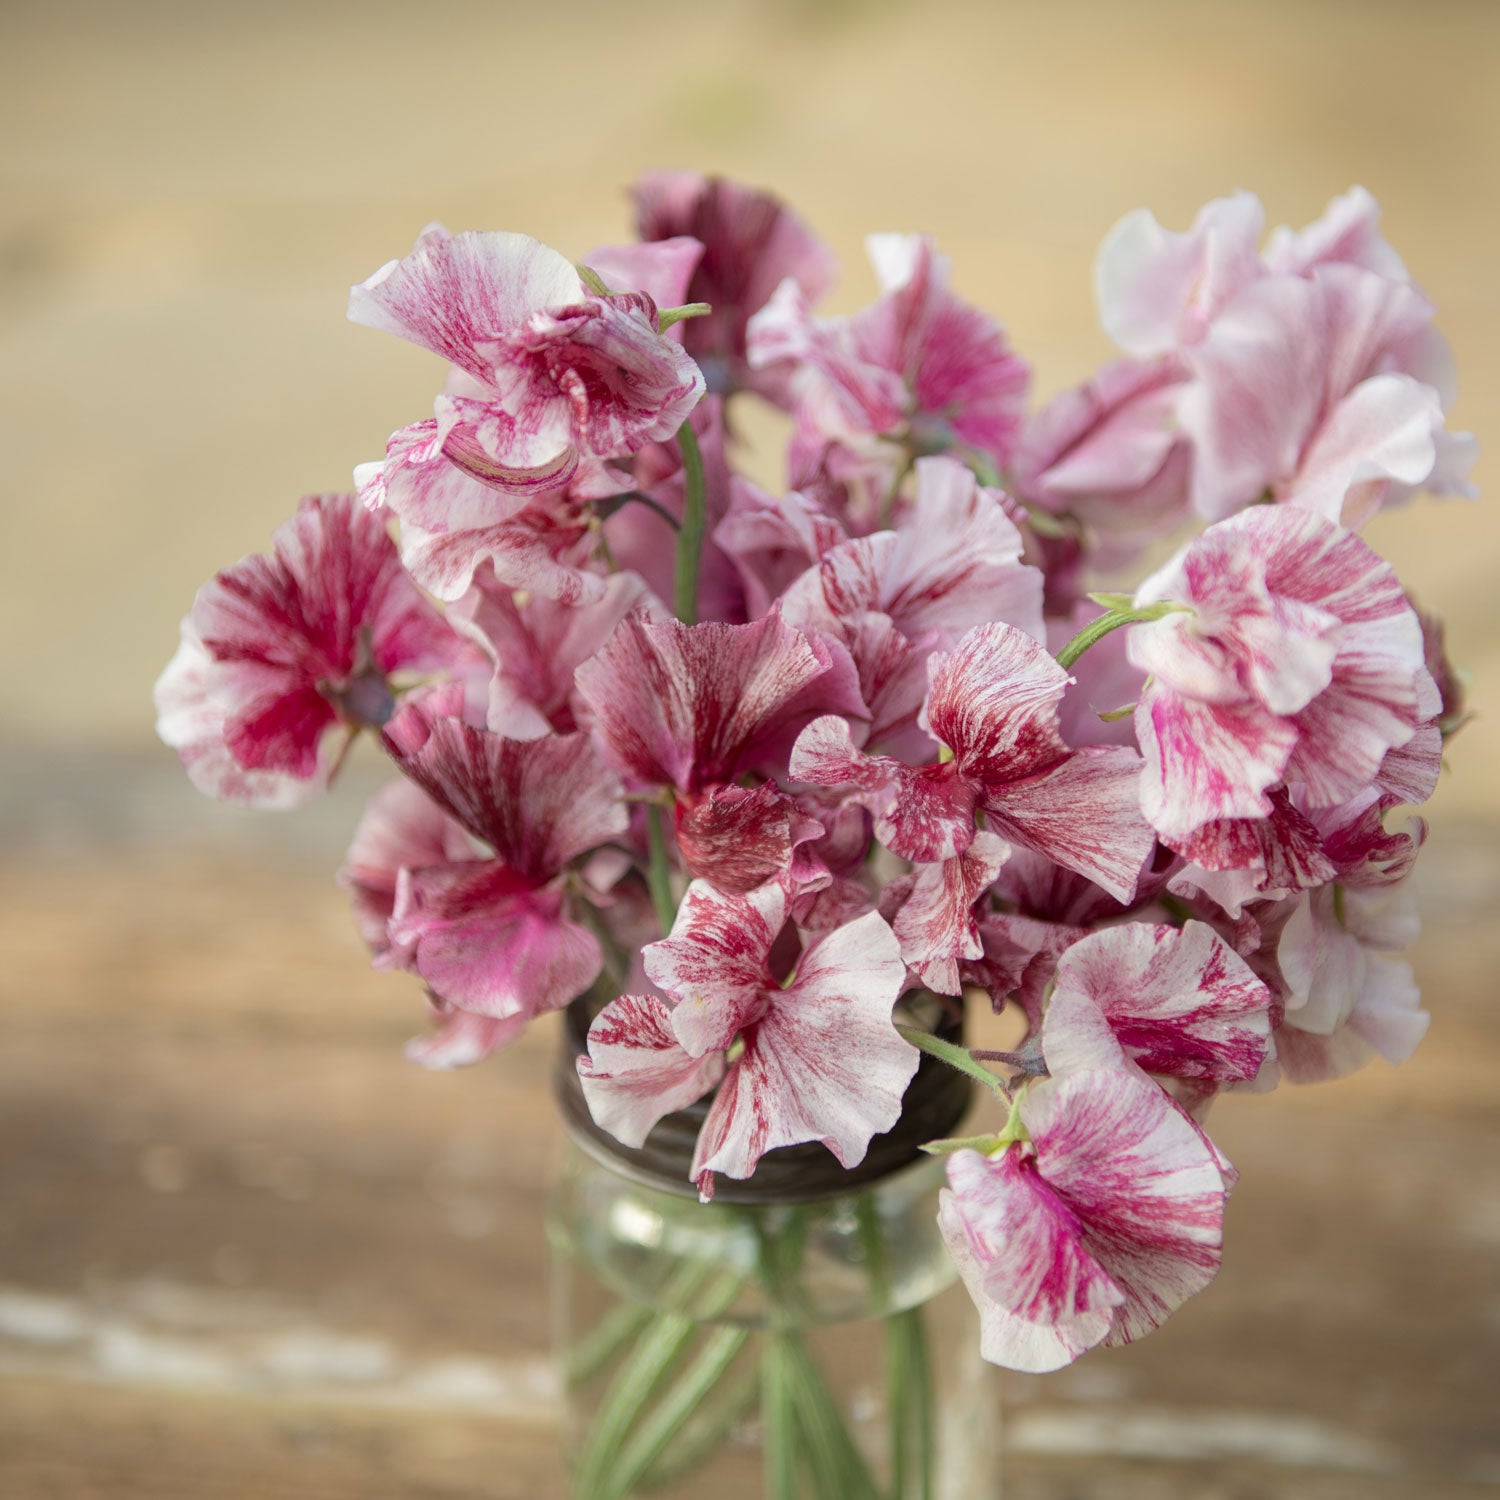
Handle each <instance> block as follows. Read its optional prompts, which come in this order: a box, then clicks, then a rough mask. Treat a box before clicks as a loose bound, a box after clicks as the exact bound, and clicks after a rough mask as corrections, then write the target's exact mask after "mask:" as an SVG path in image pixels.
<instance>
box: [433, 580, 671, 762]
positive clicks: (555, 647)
mask: <svg viewBox="0 0 1500 1500" xmlns="http://www.w3.org/2000/svg"><path fill="white" fill-rule="evenodd" d="M636 612H639V613H641V614H642V615H644V616H646V617H648V618H652V619H658V618H664V617H665V616H666V614H667V610H666V606H665V605H663V604H662V603H661V601H660V600H659V599H658V598H657V597H656V596H655V595H654V594H653V593H652V592H651V590H650V589H648V588H647V587H646V583H645V580H644V579H642V578H641V577H640V576H639V575H638V574H635V573H629V572H622V573H615V574H612V575H611V576H610V577H609V578H607V579H605V580H604V592H603V594H602V595H601V596H600V598H598V599H597V600H595V601H593V602H592V603H588V604H578V605H573V606H569V605H566V604H560V603H558V601H557V600H555V599H552V598H549V597H548V596H547V595H545V594H536V595H528V594H526V593H524V592H517V591H514V590H512V589H509V588H505V587H502V586H501V585H500V584H499V583H498V582H497V581H496V579H495V576H494V573H493V571H488V570H486V571H482V572H481V574H480V575H479V576H478V577H477V578H476V579H475V582H474V586H473V587H472V588H471V589H470V590H469V592H468V593H467V594H465V595H464V597H463V598H462V599H460V600H459V602H458V603H457V604H455V605H454V606H453V607H452V609H450V611H449V613H448V618H449V619H450V620H452V621H453V623H454V624H455V625H456V626H457V627H458V628H459V629H462V630H465V631H466V632H467V633H468V634H469V635H470V637H471V638H472V639H473V640H474V641H475V642H476V644H478V645H479V647H480V648H481V649H482V650H483V652H484V654H485V655H486V657H488V658H489V660H490V661H491V663H492V664H493V668H494V670H493V675H492V676H491V678H490V684H489V700H488V714H487V717H486V725H487V727H488V728H490V729H492V730H494V731H495V733H496V734H502V735H505V736H507V737H508V738H510V739H514V740H534V739H540V738H541V737H542V736H543V735H547V734H571V733H572V732H573V731H575V730H577V729H579V728H581V727H582V726H583V723H584V721H585V718H586V711H585V708H584V704H583V701H582V699H581V698H580V697H579V695H578V690H577V684H576V683H575V681H574V674H575V672H576V671H577V669H578V668H579V667H580V666H582V665H583V663H584V662H586V661H587V660H588V659H589V658H590V657H591V656H593V655H594V653H595V652H596V651H598V650H599V649H600V647H602V646H603V645H604V644H605V643H606V642H607V641H608V640H609V638H610V637H611V636H612V635H613V634H614V632H615V629H616V627H617V626H618V625H619V623H620V621H621V620H623V619H624V618H625V617H626V616H627V615H629V614H633V613H636Z"/></svg>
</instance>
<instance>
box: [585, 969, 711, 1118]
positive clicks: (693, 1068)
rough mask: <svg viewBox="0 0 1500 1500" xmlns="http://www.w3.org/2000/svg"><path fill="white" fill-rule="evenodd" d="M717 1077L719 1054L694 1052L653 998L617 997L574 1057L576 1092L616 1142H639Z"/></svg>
mask: <svg viewBox="0 0 1500 1500" xmlns="http://www.w3.org/2000/svg"><path fill="white" fill-rule="evenodd" d="M723 1076H724V1057H723V1054H722V1053H719V1052H709V1053H706V1054H704V1056H702V1057H693V1056H691V1055H689V1054H688V1053H687V1052H685V1051H683V1049H682V1045H681V1043H679V1042H678V1040H677V1038H676V1036H675V1035H674V1034H673V1031H672V1011H671V1008H670V1007H669V1006H667V1005H666V1004H665V1003H664V1002H663V1001H662V1000H660V999H659V998H658V997H657V996H655V995H621V996H620V998H619V999H618V1000H611V1001H610V1003H609V1004H608V1005H606V1006H605V1007H604V1009H603V1010H602V1011H600V1012H599V1014H598V1015H597V1016H596V1017H595V1018H594V1023H593V1025H591V1026H590V1027H589V1038H588V1052H587V1053H586V1054H585V1055H584V1056H582V1057H580V1058H579V1059H578V1077H579V1081H580V1083H581V1084H582V1086H583V1097H584V1100H585V1101H586V1102H587V1104H588V1107H589V1113H590V1114H591V1115H592V1116H593V1117H594V1123H595V1124H596V1125H597V1126H599V1128H600V1129H601V1130H607V1131H608V1132H609V1133H610V1134H611V1135H612V1136H614V1138H615V1139H616V1140H617V1141H620V1142H621V1143H622V1144H623V1145H626V1146H631V1147H640V1146H643V1145H645V1143H646V1137H647V1136H648V1135H650V1133H651V1128H652V1127H653V1126H654V1125H655V1124H656V1122H657V1121H658V1120H660V1119H662V1118H663V1117H664V1116H666V1115H669V1114H671V1113H672V1112H673V1111H674V1110H678V1109H685V1108H686V1107H687V1106H688V1105H689V1104H692V1103H694V1102H695V1101H696V1100H698V1099H701V1098H702V1097H703V1096H704V1095H705V1094H706V1093H707V1092H708V1091H709V1090H710V1089H711V1088H713V1086H714V1085H715V1084H716V1083H718V1081H719V1080H720V1079H721V1078H722V1077H723Z"/></svg>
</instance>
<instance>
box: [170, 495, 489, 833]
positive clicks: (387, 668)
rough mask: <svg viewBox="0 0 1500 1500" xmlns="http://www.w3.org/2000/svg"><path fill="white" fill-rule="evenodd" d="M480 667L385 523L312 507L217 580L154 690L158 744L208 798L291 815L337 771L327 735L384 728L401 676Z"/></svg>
mask: <svg viewBox="0 0 1500 1500" xmlns="http://www.w3.org/2000/svg"><path fill="white" fill-rule="evenodd" d="M478 661H479V658H478V656H477V653H475V651H474V650H473V648H472V647H471V646H469V645H468V643H467V642H465V641H464V640H463V638H462V637H461V636H459V635H458V634H457V633H456V632H455V631H454V630H453V629H452V628H451V627H450V626H449V625H448V624H447V622H446V621H445V620H444V619H443V617H442V616H441V615H440V614H439V613H438V612H437V611H436V610H435V609H434V608H433V607H432V606H431V605H430V604H429V603H428V602H427V601H426V600H425V599H424V598H423V597H422V595H421V594H420V593H419V592H418V590H417V589H416V588H415V587H414V586H413V584H412V581H411V579H410V578H408V577H407V576H406V574H405V573H404V572H403V571H402V569H401V560H400V558H399V557H398V556H397V553H396V548H395V545H394V543H392V541H391V539H390V536H389V535H388V534H387V532H386V529H385V521H384V519H383V518H382V517H381V516H379V515H375V514H371V513H370V512H368V511H366V510H364V509H363V508H362V507H361V506H360V505H359V503H358V502H357V501H356V500H355V498H354V497H353V496H352V495H314V496H309V497H308V498H307V499H305V500H303V502H302V504H301V505H300V506H299V507H298V510H297V514H296V515H295V516H293V517H292V519H291V520H289V521H286V522H284V523H283V524H282V525H281V526H279V527H278V528H277V529H276V532H275V534H274V535H273V537H272V551H271V553H270V555H269V556H267V555H265V554H259V555H256V556H253V557H247V558H246V559H245V560H244V561H243V562H240V563H238V564H237V565H236V566H234V567H233V568H228V569H226V570H225V571H224V572H222V573H220V574H218V575H217V576H216V577H214V578H212V579H210V580H209V582H208V583H206V584H204V586H203V587H202V588H201V589H200V590H199V591H198V597H197V598H196V599H195V600H194V602H193V608H192V612H191V613H190V614H189V615H188V616H187V617H186V618H185V619H184V620H183V622H182V643H181V645H180V646H179V648H178V650H177V654H176V655H175V656H174V657H173V658H172V661H171V662H170V663H169V665H168V666H167V669H166V670H165V671H164V672H163V673H162V675H161V678H160V680H159V681H158V682H157V684H156V707H157V712H158V714H159V716H160V717H159V719H158V722H157V732H158V733H159V734H160V735H161V737H162V739H163V740H165V741H166V742H167V744H169V745H171V746H172V747H173V748H174V749H176V750H177V752H178V753H179V754H180V755H181V757H182V762H183V765H184V766H185V767H186V768H187V772H188V775H189V776H190V777H191V778H192V780H193V782H194V784H195V785H196V786H198V787H199V788H200V789H201V790H203V791H205V792H207V793H208V794H209V795H210V796H214V797H221V798H224V799H225V800H227V801H231V802H246V803H250V804H251V805H253V806H257V807H291V806H295V805H297V804H298V803H301V802H304V801H306V799H307V798H308V797H309V796H311V795H313V794H314V793H315V792H317V791H319V790H320V789H321V788H322V786H323V785H324V783H325V781H326V779H327V776H328V774H329V772H330V770H331V769H332V766H333V765H334V763H335V760H334V756H335V754H336V752H334V751H331V749H330V746H329V741H328V731H329V730H331V729H333V728H335V727H337V726H342V727H343V729H344V730H345V731H346V733H353V732H355V731H357V730H359V729H362V728H370V729H379V727H380V726H381V725H382V724H383V723H384V722H385V720H386V719H387V718H388V717H389V716H390V714H391V712H392V710H393V709H394V707H395V695H396V693H397V691H398V690H399V689H400V686H401V683H400V680H399V679H400V678H401V677H403V676H408V677H410V678H412V679H416V678H418V677H422V676H427V675H431V674H434V673H447V672H466V671H470V670H472V669H473V668H474V667H475V666H476V665H477V664H478Z"/></svg>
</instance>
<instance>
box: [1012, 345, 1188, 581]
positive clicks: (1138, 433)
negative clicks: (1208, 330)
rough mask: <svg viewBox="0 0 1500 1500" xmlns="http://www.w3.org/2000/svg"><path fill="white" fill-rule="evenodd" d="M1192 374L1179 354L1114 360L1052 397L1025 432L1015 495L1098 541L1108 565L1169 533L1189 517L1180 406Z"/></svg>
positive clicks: (1029, 421) (1015, 472) (1014, 469)
mask: <svg viewBox="0 0 1500 1500" xmlns="http://www.w3.org/2000/svg"><path fill="white" fill-rule="evenodd" d="M1189 374H1190V371H1189V370H1188V367H1187V365H1186V363H1185V362H1184V361H1183V359H1182V358H1181V357H1180V356H1179V355H1177V354H1175V353H1168V354H1162V355H1158V356H1155V357H1153V358H1151V359H1142V360H1116V361H1115V362H1114V363H1113V364H1108V365H1105V367H1104V368H1103V369H1102V370H1100V371H1099V372H1098V374H1096V375H1095V376H1094V377H1093V378H1092V379H1090V380H1089V381H1087V382H1085V383H1084V384H1083V385H1080V386H1075V387H1074V388H1072V389H1071V390H1066V391H1063V392H1062V393H1061V394H1059V395H1057V396H1054V397H1053V398H1052V400H1051V401H1049V402H1048V403H1047V404H1046V405H1045V406H1043V407H1042V408H1041V410H1040V411H1038V412H1037V413H1036V414H1035V415H1033V416H1031V417H1030V418H1028V419H1027V422H1026V425H1025V426H1024V427H1023V428H1022V430H1021V435H1020V438H1019V440H1018V441H1017V444H1016V451H1015V454H1014V456H1013V457H1012V460H1011V466H1010V470H1009V473H1010V480H1011V483H1012V484H1013V485H1014V487H1015V491H1016V494H1017V495H1019V496H1020V497H1021V499H1023V500H1024V501H1026V503H1027V504H1028V505H1034V506H1039V507H1040V508H1042V509H1043V510H1046V511H1049V512H1052V513H1053V514H1058V515H1062V514H1066V515H1070V516H1074V517H1076V518H1077V519H1078V520H1079V521H1081V522H1082V523H1083V524H1084V525H1085V526H1088V527H1090V528H1091V529H1093V530H1094V531H1095V532H1097V533H1099V534H1100V536H1101V537H1102V538H1103V539H1105V540H1106V541H1107V542H1108V543H1109V544H1110V545H1111V547H1112V549H1113V550H1112V552H1111V554H1110V561H1111V562H1120V561H1125V560H1128V559H1129V557H1130V556H1131V555H1132V554H1133V552H1135V551H1136V550H1138V548H1139V547H1140V546H1141V545H1144V543H1146V542H1147V541H1150V540H1151V539H1153V538H1154V537H1156V536H1159V535H1161V534H1162V533H1163V532H1166V531H1170V530H1171V529H1172V527H1173V526H1175V525H1176V524H1177V522H1178V521H1179V520H1180V519H1182V517H1183V516H1184V514H1185V513H1186V512H1187V509H1188V482H1189V479H1190V477H1191V460H1192V449H1191V447H1190V446H1189V445H1188V443H1187V442H1186V441H1185V440H1184V438H1183V435H1182V431H1181V428H1180V427H1179V425H1178V421H1177V405H1178V402H1179V400H1180V399H1181V396H1182V393H1183V391H1184V389H1185V388H1186V385H1187V381H1188V378H1189Z"/></svg>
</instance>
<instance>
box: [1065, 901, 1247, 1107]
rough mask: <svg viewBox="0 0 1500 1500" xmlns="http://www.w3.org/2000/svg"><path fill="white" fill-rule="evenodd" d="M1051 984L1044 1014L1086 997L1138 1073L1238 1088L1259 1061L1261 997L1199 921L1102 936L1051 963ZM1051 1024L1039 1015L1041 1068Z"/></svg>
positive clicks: (1140, 926)
mask: <svg viewBox="0 0 1500 1500" xmlns="http://www.w3.org/2000/svg"><path fill="white" fill-rule="evenodd" d="M1055 983H1056V989H1055V991H1054V994H1053V999H1052V1005H1053V1007H1054V1008H1055V1007H1056V1006H1057V1001H1058V998H1059V997H1060V996H1064V995H1072V994H1075V993H1076V994H1078V995H1082V996H1085V997H1087V998H1088V999H1089V1000H1090V1001H1092V1002H1093V1003H1094V1004H1095V1005H1097V1006H1098V1007H1099V1009H1100V1010H1101V1012H1102V1013H1103V1015H1104V1016H1105V1018H1106V1020H1107V1021H1108V1022H1109V1025H1110V1027H1111V1029H1112V1030H1113V1031H1114V1033H1115V1036H1116V1038H1117V1039H1118V1040H1119V1042H1120V1045H1121V1046H1122V1047H1123V1048H1124V1049H1125V1052H1126V1055H1127V1056H1129V1057H1131V1058H1133V1059H1134V1060H1135V1062H1137V1063H1138V1064H1139V1065H1140V1066H1141V1067H1142V1068H1144V1069H1145V1070H1146V1071H1147V1072H1148V1073H1161V1074H1166V1075H1168V1076H1171V1077H1174V1078H1206V1079H1213V1080H1216V1081H1218V1082H1229V1081H1231V1080H1236V1079H1238V1080H1241V1081H1246V1080H1249V1079H1252V1078H1254V1077H1255V1076H1256V1074H1257V1073H1258V1072H1259V1071H1260V1067H1261V1064H1262V1063H1263V1062H1264V1061H1265V1058H1266V1050H1267V1044H1268V1040H1269V1037H1270V1034H1271V993H1270V991H1269V990H1268V989H1267V988H1266V986H1265V985H1264V984H1262V983H1261V981H1260V980H1259V979H1258V978H1256V976H1255V974H1254V973H1253V972H1252V971H1251V969H1250V967H1249V965H1248V964H1246V963H1245V961H1244V960H1243V959H1242V958H1240V957H1239V956H1238V955H1237V954H1236V953H1234V952H1233V950H1232V949H1231V948H1230V947H1229V946H1228V945H1227V944H1226V943H1225V942H1224V941H1223V939H1222V938H1220V937H1219V935H1218V934H1217V933H1216V932H1214V930H1213V929H1212V928H1211V927H1208V926H1207V925H1205V924H1204V923H1202V922H1188V923H1186V924H1185V925H1184V926H1183V927H1181V928H1176V927H1168V926H1155V925H1152V924H1149V923H1146V922H1126V923H1122V924H1121V925H1119V926H1117V927H1109V928H1105V929H1104V930H1103V931H1101V932H1096V933H1093V934H1091V935H1090V936H1088V937H1086V938H1084V939H1083V941H1082V942H1078V943H1075V944H1073V946H1072V947H1070V948H1069V949H1068V950H1067V951H1066V952H1065V953H1064V954H1063V955H1062V956H1061V958H1059V960H1058V963H1057V971H1056V978H1055ZM1061 1015H1062V1013H1061V1012H1058V1011H1056V1010H1055V1009H1049V1010H1048V1013H1047V1022H1046V1026H1045V1027H1044V1029H1043V1046H1044V1048H1048V1049H1049V1051H1048V1058H1049V1062H1050V1061H1051V1051H1050V1048H1051V1047H1052V1045H1053V1040H1054V1038H1055V1035H1056V1031H1057V1027H1058V1025H1060V1024H1061V1020H1060V1016H1061Z"/></svg>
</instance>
